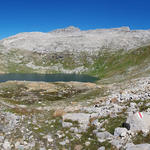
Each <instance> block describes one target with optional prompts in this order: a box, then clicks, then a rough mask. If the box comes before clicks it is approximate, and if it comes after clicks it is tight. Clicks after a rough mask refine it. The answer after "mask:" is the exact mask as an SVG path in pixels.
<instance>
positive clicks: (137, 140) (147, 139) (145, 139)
mask: <svg viewBox="0 0 150 150" xmlns="http://www.w3.org/2000/svg"><path fill="white" fill-rule="evenodd" d="M132 141H133V143H134V144H143V143H149V144H150V133H149V134H148V135H146V136H143V133H142V131H141V132H139V133H138V134H137V135H136V136H135V137H133V139H132Z"/></svg>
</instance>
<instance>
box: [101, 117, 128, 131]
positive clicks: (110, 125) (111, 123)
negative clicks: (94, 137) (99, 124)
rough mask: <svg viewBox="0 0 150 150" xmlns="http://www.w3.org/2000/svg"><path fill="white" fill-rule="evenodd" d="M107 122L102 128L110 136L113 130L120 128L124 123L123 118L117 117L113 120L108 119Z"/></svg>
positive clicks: (124, 118) (124, 119)
mask: <svg viewBox="0 0 150 150" xmlns="http://www.w3.org/2000/svg"><path fill="white" fill-rule="evenodd" d="M107 120H108V122H107V123H104V125H103V127H104V128H105V129H106V131H108V132H110V133H111V134H114V130H115V128H117V127H122V123H124V122H125V121H126V117H125V116H117V117H115V118H108V119H107Z"/></svg>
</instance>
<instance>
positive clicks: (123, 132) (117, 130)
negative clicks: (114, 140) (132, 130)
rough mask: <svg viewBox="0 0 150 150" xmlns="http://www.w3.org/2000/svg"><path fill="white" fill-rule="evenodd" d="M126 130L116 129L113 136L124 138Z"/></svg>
mask: <svg viewBox="0 0 150 150" xmlns="http://www.w3.org/2000/svg"><path fill="white" fill-rule="evenodd" d="M127 132H128V130H127V129H126V128H116V129H115V131H114V136H120V137H125V136H126V135H127Z"/></svg>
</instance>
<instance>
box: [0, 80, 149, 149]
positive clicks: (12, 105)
mask: <svg viewBox="0 0 150 150" xmlns="http://www.w3.org/2000/svg"><path fill="white" fill-rule="evenodd" d="M0 97H1V98H0V110H1V111H0V119H1V122H0V130H1V132H0V149H4V150H11V149H19V150H23V149H25V150H29V149H33V150H34V149H39V150H46V149H49V150H50V149H52V150H57V149H58V150H59V149H63V150H65V149H73V150H81V149H89V150H94V149H97V150H104V149H106V150H118V149H122V150H124V149H127V150H141V149H143V150H149V149H150V144H148V143H149V141H150V78H149V77H147V78H146V77H145V78H139V79H133V80H130V81H128V82H124V83H123V82H121V83H115V84H108V85H101V84H94V83H78V82H70V83H63V82H61V83H42V82H40V83H36V82H5V83H1V84H0ZM139 112H140V113H139Z"/></svg>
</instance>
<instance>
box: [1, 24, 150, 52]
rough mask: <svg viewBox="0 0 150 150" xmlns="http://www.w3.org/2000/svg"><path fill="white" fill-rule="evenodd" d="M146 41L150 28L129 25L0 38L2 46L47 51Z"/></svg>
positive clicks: (131, 46)
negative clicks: (132, 27)
mask: <svg viewBox="0 0 150 150" xmlns="http://www.w3.org/2000/svg"><path fill="white" fill-rule="evenodd" d="M149 43H150V30H130V29H129V27H121V28H114V29H97V30H88V31H81V30H80V29H78V28H75V27H72V26H71V27H68V28H65V29H58V30H55V31H52V32H49V33H42V32H29V33H20V34H17V35H15V36H12V37H9V38H6V39H3V40H1V41H0V45H1V46H3V47H4V49H5V51H6V50H11V49H14V48H15V49H23V50H28V51H34V52H40V53H47V52H63V51H70V52H73V53H74V52H75V53H76V52H81V51H85V52H88V53H95V52H96V51H99V50H103V49H111V50H115V51H116V50H120V49H125V50H130V49H134V48H137V47H141V46H144V45H147V44H149Z"/></svg>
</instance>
